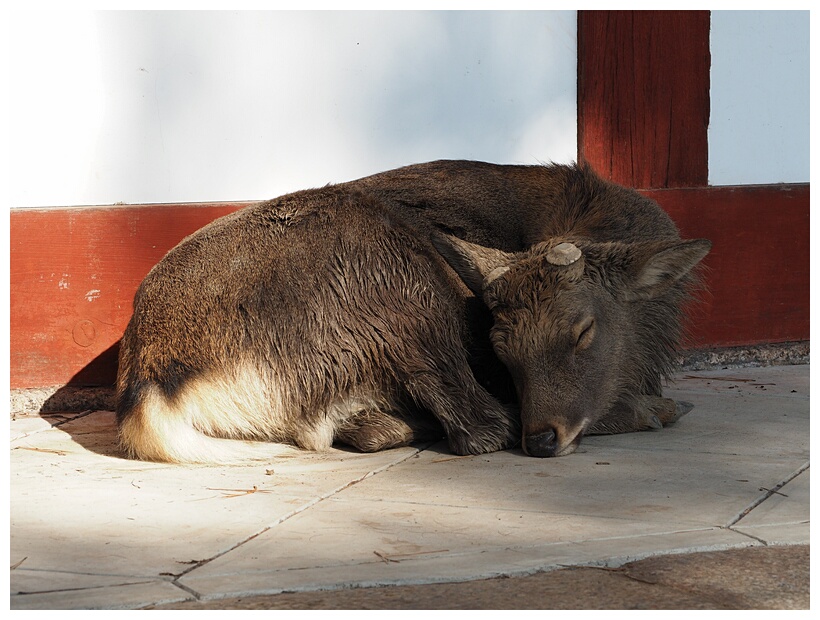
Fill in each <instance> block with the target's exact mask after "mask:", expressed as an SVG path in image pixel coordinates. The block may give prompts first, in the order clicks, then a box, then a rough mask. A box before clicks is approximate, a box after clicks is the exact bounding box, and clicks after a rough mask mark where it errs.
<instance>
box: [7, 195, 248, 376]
mask: <svg viewBox="0 0 820 620" xmlns="http://www.w3.org/2000/svg"><path fill="white" fill-rule="evenodd" d="M241 206H244V205H243V204H206V205H193V204H187V205H143V206H121V207H120V206H117V207H101V208H96V207H95V208H76V209H74V208H72V209H42V210H41V209H37V210H29V209H17V210H12V212H11V218H10V242H11V260H10V263H11V264H10V271H11V292H10V301H11V303H10V327H11V335H10V341H9V346H10V349H11V351H10V367H11V368H10V370H11V387H12V388H22V387H40V386H51V385H63V384H66V383H74V384H86V385H106V384H111V383H113V381H114V377H115V375H116V347H115V348H113V349H112V346H113V345H115V344H116V343H117V342H118V341H119V339H120V337H121V336H122V332H123V330H124V329H125V326H126V324H127V323H128V319H129V318H130V316H131V307H132V300H133V298H134V293H135V292H136V290H137V286H138V285H139V283H140V282H141V281H142V279H143V278H144V277H145V275H146V274H147V273H148V271H149V270H150V269H151V267H152V266H153V265H154V264H156V263H157V262H158V261H159V260H160V259H161V258H162V257H163V256H164V255H165V253H166V252H167V251H168V250H169V249H171V248H172V247H173V246H174V245H176V244H177V243H178V242H179V241H180V240H181V239H182V238H183V237H185V236H186V235H188V234H190V233H192V232H194V231H195V230H197V229H199V228H201V227H202V226H204V225H205V224H207V223H208V222H210V221H211V220H214V219H216V218H217V217H220V216H222V215H225V214H227V213H230V212H231V211H235V210H236V209H238V208H240V207H241ZM98 358H99V359H98ZM95 360H96V361H95Z"/></svg>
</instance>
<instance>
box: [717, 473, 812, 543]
mask: <svg viewBox="0 0 820 620" xmlns="http://www.w3.org/2000/svg"><path fill="white" fill-rule="evenodd" d="M809 463H810V462H809V461H806V462H805V463H803V465H801V466H800V468H798V469H797V471H795V472H793V473H792V474H789V475H788V476H786V477H785V478H784V479H783V480H781V481H780V482H778V483H777V484H776V485H775V486H773V487H772V488H771V489H767V490H766V492H765V493H762V494H761V495H759V496H758V497H757V498H756V499H755V500H754V501H752V503H751V504H749V506H747V507H746V508H745V509H743V510H741V511H740V512H739V513H737V514H736V515H735V516H734V517H733V518H732V519H731V520H730V521H729V522H728V523H727V524H726V525H724V526H723V527H725V528H727V529H731V528H732V526H734V525H736V524H737V523H738V521H740V520H741V519H743V518H744V517H745V516H746V515H748V514H749V513H750V512H752V511H753V510H754V509H755V508H757V507H758V506H760V504H762V503H763V502H765V501H766V500H767V499H769V498H770V497H771V496H772V495H774V494H775V493H777V492H778V491H780V489H782V488H783V487H784V486H786V485H787V484H788V483H789V482H791V481H792V480H794V479H795V478H797V476H799V475H800V474H802V473H803V472H804V471H806V470H808V469H809ZM733 531H734V530H733Z"/></svg>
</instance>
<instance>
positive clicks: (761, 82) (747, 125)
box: [709, 11, 810, 185]
mask: <svg viewBox="0 0 820 620" xmlns="http://www.w3.org/2000/svg"><path fill="white" fill-rule="evenodd" d="M711 30H712V32H711V51H712V72H711V83H712V87H711V119H710V123H709V182H710V184H712V185H740V184H748V183H781V182H808V181H809V150H810V146H809V118H810V113H809V75H810V73H809V11H713V12H712V29H711Z"/></svg>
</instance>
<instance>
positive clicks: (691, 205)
mask: <svg viewBox="0 0 820 620" xmlns="http://www.w3.org/2000/svg"><path fill="white" fill-rule="evenodd" d="M643 193H645V194H646V195H648V196H650V197H651V198H653V199H655V200H657V201H658V202H659V203H660V204H661V205H662V206H663V207H664V208H665V209H666V210H667V211H668V212H669V213H670V215H671V216H672V218H673V219H674V220H675V221H676V222H677V224H678V226H679V227H680V229H681V232H682V234H683V236H684V237H706V238H709V239H711V240H712V242H713V249H712V252H711V253H710V254H709V256H707V257H706V260H705V263H706V266H707V267H708V272H707V275H706V283H707V286H708V293H707V294H706V295H705V296H704V301H703V303H701V304H698V305H697V307H696V308H694V314H693V320H692V323H693V324H692V336H693V339H692V344H693V345H694V346H697V347H706V346H730V345H748V344H760V343H771V342H784V341H794V340H808V338H809V186H808V185H797V186H756V187H740V188H737V187H713V188H699V189H667V190H651V191H650V190H647V191H644V192H643ZM245 204H246V203H229V204H200V205H190V204H186V205H143V206H121V207H120V206H118V207H107V208H83V209H47V210H28V209H23V210H13V211H12V212H11V217H10V223H11V228H10V238H11V265H10V271H11V304H10V324H11V335H10V349H11V351H10V358H11V359H10V380H11V387H12V388H24V387H40V386H50V385H64V384H73V385H110V384H111V383H113V381H114V377H115V375H116V352H117V342H118V341H119V338H120V336H121V335H122V332H123V330H124V329H125V326H126V324H127V322H128V319H129V318H130V315H131V303H132V300H133V297H134V293H135V291H136V289H137V286H138V285H139V283H140V282H141V281H142V279H143V278H144V277H145V275H146V274H147V273H148V271H149V270H150V269H151V267H152V266H153V265H154V264H155V263H156V262H157V261H159V260H160V259H161V258H162V256H163V255H164V254H165V253H166V252H167V251H168V250H169V249H171V248H172V247H173V246H174V245H176V244H177V243H178V242H179V241H180V240H181V239H182V238H183V237H185V236H186V235H188V234H190V233H191V232H193V231H195V230H197V229H198V228H200V227H202V226H204V225H205V224H207V223H208V222H210V221H212V220H214V219H216V218H217V217H220V216H222V215H226V214H227V213H230V212H232V211H235V210H236V209H238V208H240V207H242V206H244V205H245Z"/></svg>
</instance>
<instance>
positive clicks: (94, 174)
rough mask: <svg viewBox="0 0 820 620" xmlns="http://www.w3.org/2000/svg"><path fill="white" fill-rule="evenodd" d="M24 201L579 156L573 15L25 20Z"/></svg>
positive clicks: (16, 81) (19, 65) (13, 114)
mask: <svg viewBox="0 0 820 620" xmlns="http://www.w3.org/2000/svg"><path fill="white" fill-rule="evenodd" d="M10 19H11V24H10V26H11V27H10V31H11V33H12V36H13V39H14V40H13V41H11V47H12V49H14V50H15V56H14V61H13V63H11V75H10V83H11V84H12V85H13V86H12V92H14V93H15V95H16V96H15V97H14V98H13V99H12V101H11V104H10V118H11V119H13V123H12V125H11V136H10V147H11V148H10V151H11V152H12V153H14V157H13V159H12V161H11V165H10V172H11V179H12V183H11V188H10V189H11V191H10V194H11V196H10V198H11V206H13V207H31V206H67V205H88V204H112V203H115V202H125V203H146V202H187V201H219V200H252V199H264V198H271V197H274V196H277V195H279V194H282V193H285V192H287V191H292V190H296V189H302V188H306V187H312V186H318V185H324V184H325V183H328V182H336V181H345V180H349V179H353V178H357V177H360V176H364V175H366V174H370V173H373V172H377V171H380V170H386V169H389V168H393V167H397V166H400V165H404V164H409V163H413V162H417V161H425V160H431V159H439V158H467V159H481V160H487V161H498V162H505V163H513V162H515V163H519V162H520V163H537V162H538V161H545V160H550V159H551V160H554V161H570V160H573V159H574V158H575V156H576V150H577V149H576V106H575V92H576V41H575V39H576V17H575V12H574V11H564V12H549V11H547V12H456V13H450V12H384V13H381V12H379V13H376V12H339V13H328V12H293V13H290V12H287V13H286V12H269V13H252V12H250V13H248V12H218V13H209V12H182V13H177V12H102V13H76V12H75V13H34V14H19V13H18V14H11V15H10Z"/></svg>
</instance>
